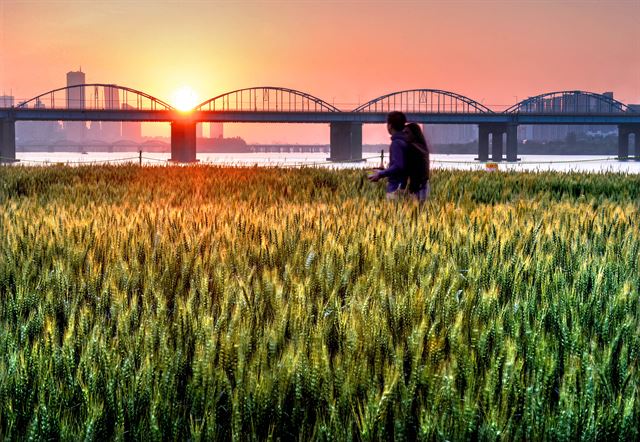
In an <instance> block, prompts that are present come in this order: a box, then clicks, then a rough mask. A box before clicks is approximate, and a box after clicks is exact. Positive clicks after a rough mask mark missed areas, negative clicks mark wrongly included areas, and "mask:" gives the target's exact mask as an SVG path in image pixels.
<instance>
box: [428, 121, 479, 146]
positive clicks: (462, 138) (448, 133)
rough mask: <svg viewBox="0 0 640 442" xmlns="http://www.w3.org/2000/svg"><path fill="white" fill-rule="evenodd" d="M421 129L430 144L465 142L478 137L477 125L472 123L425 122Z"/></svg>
mask: <svg viewBox="0 0 640 442" xmlns="http://www.w3.org/2000/svg"><path fill="white" fill-rule="evenodd" d="M423 131H424V135H425V137H426V139H427V142H429V143H431V144H466V143H471V142H473V141H475V140H477V139H478V126H477V125H472V124H425V125H423Z"/></svg>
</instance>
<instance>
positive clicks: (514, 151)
mask: <svg viewBox="0 0 640 442" xmlns="http://www.w3.org/2000/svg"><path fill="white" fill-rule="evenodd" d="M507 161H510V162H513V161H518V125H517V124H509V125H507Z"/></svg>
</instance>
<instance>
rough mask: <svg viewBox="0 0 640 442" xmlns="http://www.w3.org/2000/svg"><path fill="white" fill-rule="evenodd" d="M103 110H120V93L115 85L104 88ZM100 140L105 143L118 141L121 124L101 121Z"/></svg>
mask: <svg viewBox="0 0 640 442" xmlns="http://www.w3.org/2000/svg"><path fill="white" fill-rule="evenodd" d="M104 108H105V109H120V91H119V89H118V88H117V87H115V85H110V86H105V87H104ZM100 127H101V131H100V138H101V139H103V140H106V141H115V140H118V139H120V136H121V129H122V124H121V123H120V122H119V121H102V122H101V123H100Z"/></svg>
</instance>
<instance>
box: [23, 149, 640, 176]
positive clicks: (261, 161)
mask: <svg viewBox="0 0 640 442" xmlns="http://www.w3.org/2000/svg"><path fill="white" fill-rule="evenodd" d="M16 156H17V158H18V159H19V160H21V162H20V163H17V164H23V165H50V164H55V163H63V164H71V165H74V164H99V163H115V164H118V163H127V162H129V163H136V164H137V163H138V162H139V161H140V158H139V154H138V152H117V153H105V152H96V153H94V152H92V153H89V154H81V153H77V152H58V153H48V152H29V153H25V152H19V153H18V154H17V155H16ZM327 156H328V155H327V154H326V153H243V154H236V153H203V154H198V156H197V158H198V160H199V161H200V163H201V164H216V165H229V166H254V165H255V166H272V167H275V166H287V167H293V166H310V167H330V168H370V167H376V166H378V165H379V164H380V154H377V155H376V154H368V153H365V154H364V157H365V158H366V161H362V162H348V163H334V162H330V161H328V160H327ZM169 158H170V154H168V153H143V154H142V163H143V164H144V165H168V164H173V163H169V162H168V161H167V160H168V159H169ZM474 158H475V155H438V154H436V155H432V168H446V169H464V170H486V165H485V164H483V163H479V162H477V161H474ZM387 161H388V157H386V156H385V163H386V162H387ZM498 170H509V171H511V170H520V171H524V170H529V171H547V170H557V171H577V172H626V173H640V161H633V160H631V161H617V160H616V159H615V157H607V156H577V155H574V156H559V155H521V156H520V161H519V162H518V163H500V164H499V165H498Z"/></svg>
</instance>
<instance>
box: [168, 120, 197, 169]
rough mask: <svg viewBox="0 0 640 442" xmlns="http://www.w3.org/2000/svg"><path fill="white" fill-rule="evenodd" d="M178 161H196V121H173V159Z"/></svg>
mask: <svg viewBox="0 0 640 442" xmlns="http://www.w3.org/2000/svg"><path fill="white" fill-rule="evenodd" d="M169 161H175V162H177V163H195V162H196V161H198V160H197V159H196V123H195V121H189V120H181V121H172V122H171V159H170V160H169Z"/></svg>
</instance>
